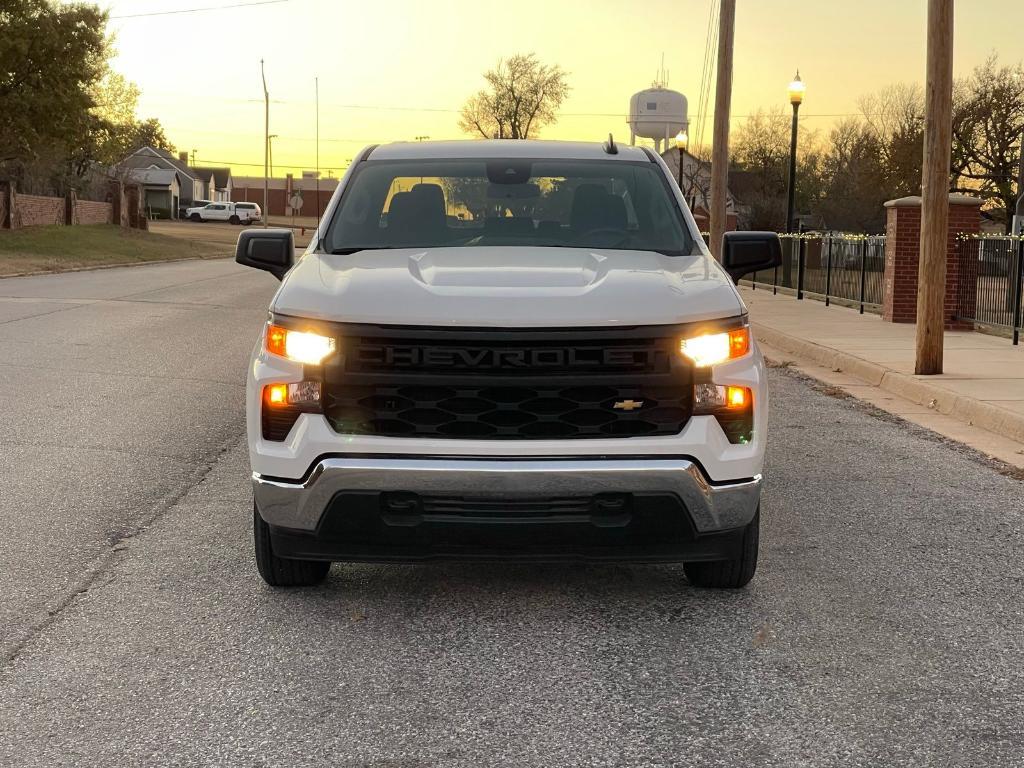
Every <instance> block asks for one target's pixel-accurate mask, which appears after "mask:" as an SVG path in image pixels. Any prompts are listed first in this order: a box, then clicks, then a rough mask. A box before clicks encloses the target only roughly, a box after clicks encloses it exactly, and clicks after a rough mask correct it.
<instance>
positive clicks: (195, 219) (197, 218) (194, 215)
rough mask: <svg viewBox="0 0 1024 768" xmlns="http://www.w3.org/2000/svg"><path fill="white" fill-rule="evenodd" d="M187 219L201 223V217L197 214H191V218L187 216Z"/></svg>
mask: <svg viewBox="0 0 1024 768" xmlns="http://www.w3.org/2000/svg"><path fill="white" fill-rule="evenodd" d="M189 219H190V220H191V221H202V220H203V217H202V216H200V215H199V214H198V213H193V214H192V215H191V216H189Z"/></svg>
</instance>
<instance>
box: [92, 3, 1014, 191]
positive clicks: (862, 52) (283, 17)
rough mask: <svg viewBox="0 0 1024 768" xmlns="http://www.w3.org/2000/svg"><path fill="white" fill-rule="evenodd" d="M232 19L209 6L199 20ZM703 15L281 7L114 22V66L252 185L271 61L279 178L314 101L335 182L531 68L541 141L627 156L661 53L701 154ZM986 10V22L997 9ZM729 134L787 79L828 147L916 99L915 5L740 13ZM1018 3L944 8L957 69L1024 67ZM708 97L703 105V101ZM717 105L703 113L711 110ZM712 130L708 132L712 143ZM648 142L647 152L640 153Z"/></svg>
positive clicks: (173, 128)
mask: <svg viewBox="0 0 1024 768" xmlns="http://www.w3.org/2000/svg"><path fill="white" fill-rule="evenodd" d="M219 3H223V4H225V5H227V4H228V2H227V0H211V2H209V3H204V4H200V5H204V6H216V5H218V4H219ZM710 5H711V0H674V1H670V0H651V1H650V2H648V3H645V4H643V5H642V6H641V5H639V4H627V3H621V2H618V3H613V2H610V1H609V0H589V1H585V0H554V2H552V0H520V2H517V3H515V4H513V5H510V6H505V7H499V6H488V7H487V8H486V10H482V8H481V6H480V4H479V3H468V2H456V1H455V0H435V1H434V2H431V3H421V2H414V1H412V0H392V1H391V2H388V3H366V2H356V1H355V0H288V1H287V2H283V3H280V4H274V5H262V6H251V7H236V8H225V9H219V10H215V11H209V12H203V13H183V14H180V15H162V16H151V17H136V18H124V19H114V20H112V21H111V24H110V29H111V31H113V32H114V33H115V36H116V37H115V46H116V48H117V50H118V55H117V57H116V58H115V60H114V67H115V69H117V70H118V71H119V72H121V73H122V74H124V75H125V76H126V77H128V78H129V79H130V80H132V81H134V82H135V83H137V84H138V86H139V88H140V89H141V91H142V97H141V99H140V104H139V116H140V117H143V118H145V117H155V118H157V119H159V120H160V122H161V123H162V124H163V126H164V128H165V130H166V132H167V135H168V138H169V139H170V140H171V141H172V142H173V143H174V144H175V145H176V146H177V148H178V149H179V150H180V151H188V152H191V151H192V150H193V149H195V150H196V162H197V164H200V165H228V166H230V167H231V168H232V172H233V173H234V174H235V175H242V176H262V175H263V92H262V85H261V82H260V65H259V61H260V58H263V59H265V60H266V70H267V85H268V89H269V91H270V98H271V104H270V108H271V126H270V132H271V133H274V134H277V135H278V138H276V139H275V140H274V143H273V153H274V175H275V176H283V175H284V173H285V172H292V173H294V174H296V175H298V174H299V173H300V172H301V171H302V170H311V169H313V168H314V166H315V163H316V143H315V139H314V136H315V114H314V84H313V78H314V77H319V81H320V168H321V170H322V172H323V176H324V177H327V176H328V175H333V176H339V175H340V174H341V173H342V172H343V171H344V169H345V167H347V165H348V164H349V162H350V160H351V158H353V157H354V156H356V154H357V153H358V152H359V150H360V149H361V148H362V147H363V146H365V145H367V144H371V143H384V142H389V141H408V140H413V139H414V138H415V137H417V136H429V137H430V138H432V139H459V138H471V137H469V136H466V135H465V134H463V133H462V132H461V131H460V130H459V127H458V109H459V107H460V106H461V104H462V103H463V101H465V99H466V98H467V97H468V96H470V95H471V94H473V93H474V92H475V91H477V90H479V89H480V88H482V87H483V78H482V73H483V72H484V71H485V70H486V69H489V68H490V67H492V66H493V65H494V64H495V63H496V61H497V59H498V58H500V57H502V56H509V55H512V54H515V53H529V52H533V53H536V54H537V56H538V58H539V59H540V60H541V61H543V62H545V63H549V64H559V65H560V66H562V68H563V69H565V70H566V71H567V72H569V78H568V79H569V83H570V85H571V86H572V92H571V94H570V96H569V98H568V100H567V101H566V102H565V103H564V104H563V106H562V109H561V112H560V115H559V120H558V122H557V123H556V124H555V125H553V126H550V127H548V128H546V129H544V130H543V131H542V132H541V134H540V138H546V139H577V140H593V141H601V140H603V139H604V138H605V137H607V135H608V133H613V134H614V135H615V137H616V139H617V140H619V141H621V142H628V141H629V128H628V126H627V125H626V111H627V108H628V102H629V97H630V96H631V95H632V94H633V93H634V92H636V91H638V90H641V89H643V88H646V87H648V86H649V85H650V84H651V81H652V80H653V79H654V77H655V74H656V72H657V70H658V67H659V66H660V64H661V56H662V53H664V56H665V67H666V68H667V69H668V70H669V81H668V87H669V88H672V89H674V90H678V91H681V92H682V93H683V94H685V95H686V97H687V99H688V100H689V118H690V130H689V147H690V150H691V151H696V150H697V149H698V148H699V145H700V141H701V135H702V132H701V130H700V114H698V108H699V106H700V105H699V102H700V81H701V72H702V65H703V60H704V52H705V36H706V32H707V29H708V12H709V7H710ZM994 5H998V6H999V7H998V8H993V6H994ZM738 6H739V7H738V8H737V26H736V39H735V46H736V48H735V72H734V78H733V79H734V83H733V103H732V112H733V121H734V122H733V125H734V127H735V126H736V125H738V124H739V123H740V122H741V121H742V119H743V118H742V116H743V115H746V114H749V113H751V112H753V111H755V110H756V109H758V108H759V107H764V108H769V107H773V106H775V107H778V108H780V109H784V110H786V111H787V112H788V110H789V100H788V96H787V87H788V85H789V83H790V81H791V80H792V78H793V73H794V71H796V70H797V69H798V68H799V70H800V75H801V78H802V79H803V80H804V82H805V83H806V84H807V94H806V97H805V99H804V103H803V106H802V107H801V112H800V114H801V126H802V129H806V130H812V131H813V130H819V131H821V132H823V133H824V132H826V131H827V129H828V128H829V126H830V125H831V124H832V122H834V121H835V120H836V119H838V118H839V117H841V116H843V115H847V114H852V113H857V112H858V108H857V102H858V99H859V98H860V97H861V96H863V95H866V94H869V93H873V92H875V91H878V90H879V89H881V88H884V87H885V86H887V85H890V84H892V83H895V82H923V79H924V50H925V49H924V44H925V3H924V2H914V3H911V2H906V1H904V2H899V3H893V2H892V0H862V1H861V2H860V3H857V4H852V3H845V2H838V0H828V1H827V2H817V3H810V2H806V0H800V1H799V2H798V0H770V2H768V1H765V2H757V3H742V2H741V3H739V4H738ZM195 7H196V4H195V3H194V2H189V1H188V0H113V1H112V2H110V3H109V8H110V13H111V16H114V17H116V16H118V15H128V14H139V13H146V12H158V11H173V10H178V9H189V8H195ZM1022 30H1024V4H1020V3H1017V2H1012V1H1011V0H1000V2H998V3H988V4H985V7H984V8H982V7H981V4H978V5H975V4H970V3H959V4H957V6H956V32H955V48H954V54H955V69H956V74H957V75H958V76H962V75H965V74H967V73H969V72H970V70H971V69H973V67H974V66H976V65H978V64H980V63H982V62H983V61H984V59H985V58H986V57H987V56H988V55H989V54H990V53H992V52H995V53H998V54H999V55H1000V58H1001V60H1002V61H1003V62H1004V63H1012V62H1016V61H1017V60H1019V59H1020V58H1021V57H1022V55H1024V45H1022V44H1021V42H1020V40H1021V37H1020V36H1021V31H1022ZM712 93H713V88H712ZM711 108H712V105H708V106H707V109H708V110H710V109H711ZM710 133H711V128H710V120H708V122H707V124H706V126H705V128H704V130H703V142H704V144H705V145H706V144H707V143H708V142H709V137H710ZM643 141H644V142H645V143H648V144H649V142H646V140H643Z"/></svg>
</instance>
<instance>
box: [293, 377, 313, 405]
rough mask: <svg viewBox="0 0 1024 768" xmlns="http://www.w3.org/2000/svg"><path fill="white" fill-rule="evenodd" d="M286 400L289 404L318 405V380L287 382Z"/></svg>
mask: <svg viewBox="0 0 1024 768" xmlns="http://www.w3.org/2000/svg"><path fill="white" fill-rule="evenodd" d="M288 402H289V403H290V404H291V405H318V404H319V403H320V382H319V381H300V382H297V383H295V384H289V385H288Z"/></svg>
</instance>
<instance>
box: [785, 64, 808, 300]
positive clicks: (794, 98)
mask: <svg viewBox="0 0 1024 768" xmlns="http://www.w3.org/2000/svg"><path fill="white" fill-rule="evenodd" d="M805 90H806V86H805V85H804V81H803V80H801V79H800V70H799V69H798V70H797V71H796V77H794V78H793V82H791V83H790V84H789V103H790V104H792V105H793V128H792V130H791V132H790V135H789V190H788V194H787V201H786V231H787V232H792V231H793V229H794V227H793V218H794V210H793V206H794V204H795V202H796V130H797V119H796V118H797V112H799V111H800V103H801V102H802V101H803V100H804V91H805ZM794 247H795V245H794V241H793V240H790V241H789V255H788V256H787V257H786V258H785V259H783V261H782V284H783V285H788V286H790V287H792V286H793V249H794Z"/></svg>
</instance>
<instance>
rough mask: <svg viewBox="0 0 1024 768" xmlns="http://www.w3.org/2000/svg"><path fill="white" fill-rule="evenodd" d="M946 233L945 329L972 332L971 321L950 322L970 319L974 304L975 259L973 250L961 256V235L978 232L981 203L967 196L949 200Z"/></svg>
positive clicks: (976, 265) (975, 255)
mask: <svg viewBox="0 0 1024 768" xmlns="http://www.w3.org/2000/svg"><path fill="white" fill-rule="evenodd" d="M948 226H949V231H948V232H947V233H946V299H945V306H944V310H945V313H946V327H947V328H954V329H959V330H973V329H974V322H973V321H963V320H953V318H954V317H956V316H957V315H959V316H960V317H974V316H975V310H976V304H977V301H978V258H977V251H976V250H975V249H974V248H968V249H967V250H966V252H965V253H964V256H966V258H964V257H962V256H961V251H960V247H961V246H960V240H959V238H958V237H957V236H958V235H959V234H960V233H961V232H962V233H964V234H968V235H976V234H978V233H979V232H980V231H981V200H979V199H978V198H976V197H969V196H968V195H957V194H952V195H950V196H949V225H948Z"/></svg>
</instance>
